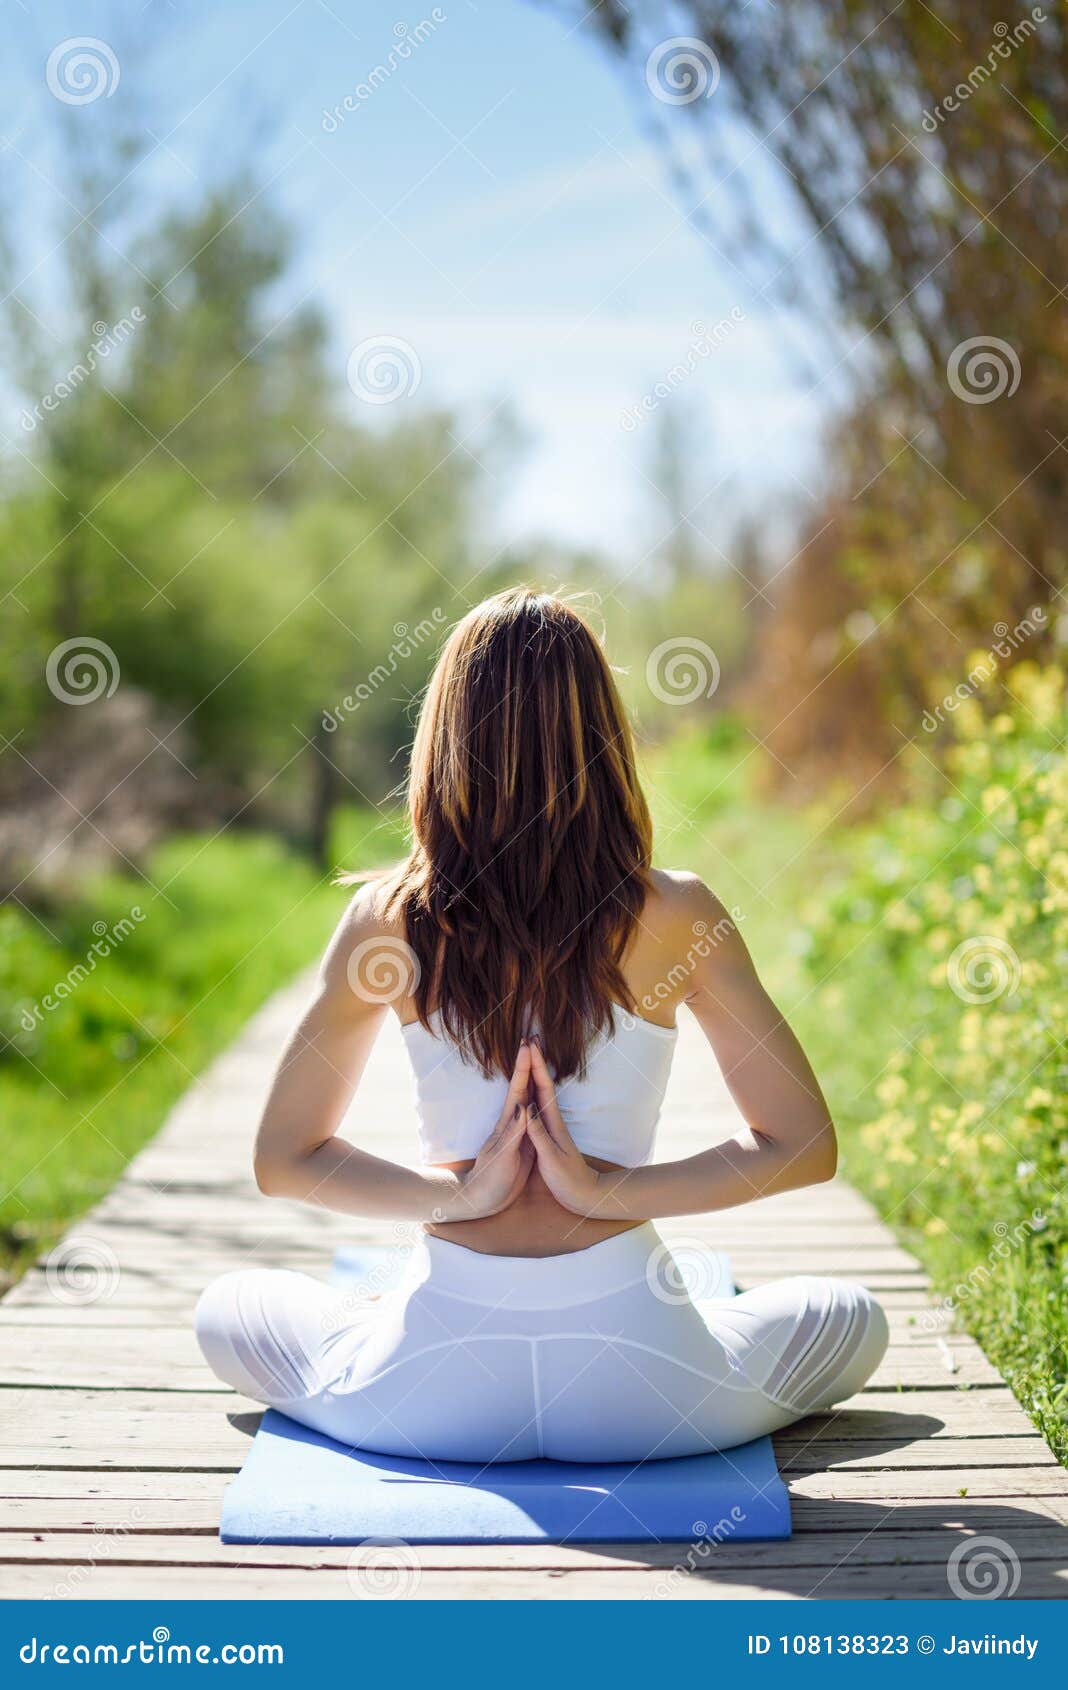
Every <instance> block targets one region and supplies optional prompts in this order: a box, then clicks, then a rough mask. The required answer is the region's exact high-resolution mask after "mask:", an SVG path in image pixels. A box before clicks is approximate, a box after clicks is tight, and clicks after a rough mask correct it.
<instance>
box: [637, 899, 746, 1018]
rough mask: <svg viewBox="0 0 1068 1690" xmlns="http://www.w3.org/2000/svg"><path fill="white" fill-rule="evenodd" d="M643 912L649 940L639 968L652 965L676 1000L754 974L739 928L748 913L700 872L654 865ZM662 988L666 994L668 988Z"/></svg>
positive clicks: (642, 949) (640, 970)
mask: <svg viewBox="0 0 1068 1690" xmlns="http://www.w3.org/2000/svg"><path fill="white" fill-rule="evenodd" d="M650 878H651V882H652V884H651V889H650V893H649V897H648V898H647V900H646V905H645V909H644V910H643V912H642V919H641V927H642V929H643V934H644V937H643V942H642V945H641V947H640V950H639V947H638V946H636V947H635V963H636V964H637V966H636V969H635V972H636V973H637V974H638V975H639V976H641V975H645V974H647V972H648V969H649V966H650V965H651V964H652V965H653V966H655V967H656V969H657V973H658V977H659V979H660V980H661V981H663V982H665V983H666V984H667V985H670V988H671V989H670V993H669V994H667V995H668V996H669V998H670V1000H671V1001H673V1002H674V1003H675V1004H678V1003H684V1002H686V1001H688V1000H689V999H691V998H692V997H693V996H694V995H695V994H696V993H698V992H700V991H702V990H707V989H710V988H711V989H715V985H716V984H717V983H718V984H719V985H721V986H722V985H726V984H727V982H728V980H729V978H730V977H732V976H733V977H734V978H735V979H740V977H742V976H748V975H751V973H752V963H751V962H750V959H749V953H748V951H747V950H746V946H745V942H744V940H743V939H742V936H741V934H740V932H739V925H740V923H742V922H743V921H744V912H743V911H742V910H741V909H740V908H739V907H738V906H737V905H732V906H730V907H728V906H727V905H726V904H725V903H724V902H723V900H722V899H721V898H719V897H717V896H716V894H715V892H713V891H712V889H711V887H709V886H707V885H706V884H705V882H704V881H703V880H702V879H701V877H700V875H698V874H693V873H691V872H690V871H689V870H686V869H654V870H653V872H652V875H651V877H650ZM657 990H658V991H659V992H660V993H661V995H664V987H663V986H661V987H658V988H657Z"/></svg>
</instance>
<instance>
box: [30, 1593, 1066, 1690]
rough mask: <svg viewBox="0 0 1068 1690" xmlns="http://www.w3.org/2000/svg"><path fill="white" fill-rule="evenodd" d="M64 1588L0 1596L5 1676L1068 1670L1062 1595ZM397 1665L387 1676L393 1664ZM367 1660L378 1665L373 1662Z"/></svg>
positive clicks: (550, 1689) (785, 1680)
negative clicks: (489, 1595)
mask: <svg viewBox="0 0 1068 1690" xmlns="http://www.w3.org/2000/svg"><path fill="white" fill-rule="evenodd" d="M357 1601H358V1599H356V1598H354V1599H353V1603H352V1604H349V1603H347V1602H337V1601H324V1602H318V1601H315V1600H311V1601H306V1602H300V1601H278V1602H274V1601H262V1602H249V1601H233V1602H231V1601H219V1602H204V1601H189V1602H165V1601H150V1602H122V1601H117V1602H72V1603H69V1604H66V1605H64V1606H62V1607H60V1606H57V1605H56V1604H55V1603H54V1602H32V1601H10V1602H7V1603H5V1604H3V1605H2V1606H0V1661H2V1672H3V1679H4V1682H6V1683H10V1684H15V1683H20V1684H22V1685H25V1686H31V1685H33V1684H37V1683H40V1684H42V1685H43V1684H46V1683H51V1682H52V1681H54V1680H55V1679H56V1678H57V1677H62V1678H64V1679H65V1680H66V1681H67V1682H68V1683H70V1682H71V1681H72V1680H73V1681H74V1682H77V1680H78V1678H79V1677H80V1675H81V1674H83V1673H84V1674H88V1675H89V1676H90V1677H94V1678H96V1677H99V1676H102V1675H105V1674H106V1675H108V1676H109V1677H111V1678H112V1680H113V1681H115V1680H117V1681H120V1682H121V1680H122V1679H123V1677H124V1676H125V1675H128V1674H130V1673H134V1674H140V1673H145V1672H148V1673H152V1674H154V1676H155V1678H156V1682H157V1683H160V1682H162V1680H163V1679H164V1678H165V1676H166V1675H167V1673H168V1671H169V1670H173V1671H177V1672H178V1673H179V1674H180V1675H185V1674H188V1673H202V1674H206V1675H207V1676H208V1677H214V1678H216V1680H219V1681H222V1682H224V1683H225V1681H226V1675H227V1673H228V1672H234V1673H236V1675H237V1681H238V1682H247V1679H248V1676H249V1675H250V1674H255V1675H262V1676H263V1678H264V1680H265V1682H266V1683H267V1684H278V1685H279V1686H282V1685H285V1684H288V1683H294V1684H295V1683H298V1682H299V1683H300V1684H301V1685H302V1686H305V1685H313V1684H319V1683H322V1682H332V1683H336V1682H337V1681H338V1674H339V1673H340V1674H342V1675H343V1678H342V1683H343V1684H345V1685H348V1684H356V1685H362V1684H366V1683H369V1682H372V1681H373V1682H375V1683H377V1684H378V1685H387V1686H388V1685H390V1684H394V1683H396V1681H397V1675H398V1674H399V1675H400V1676H401V1677H402V1679H403V1681H404V1682H405V1683H408V1682H410V1681H411V1679H412V1675H414V1674H419V1681H420V1684H421V1685H422V1686H433V1687H437V1686H439V1685H441V1686H452V1685H456V1686H462V1687H463V1690H480V1687H481V1686H483V1685H485V1686H490V1685H492V1686H494V1687H496V1686H498V1685H503V1686H507V1690H570V1687H571V1686H573V1685H574V1686H579V1685H581V1686H583V1687H585V1686H587V1685H590V1684H591V1683H596V1684H601V1685H603V1684H610V1683H612V1682H613V1681H616V1682H619V1683H621V1684H631V1683H634V1682H635V1681H637V1680H638V1679H639V1678H640V1679H641V1680H642V1682H643V1683H644V1684H646V1685H649V1684H651V1683H653V1682H654V1679H653V1675H657V1678H658V1679H659V1680H660V1681H662V1682H663V1684H664V1685H665V1690H666V1686H667V1685H668V1684H669V1683H671V1682H672V1681H674V1682H675V1683H676V1684H678V1683H680V1682H683V1683H684V1682H687V1681H690V1682H692V1680H693V1678H696V1679H697V1680H698V1681H699V1682H700V1683H701V1684H705V1683H708V1682H710V1681H711V1682H712V1683H714V1684H718V1683H720V1682H722V1681H723V1679H724V1678H727V1679H736V1680H737V1681H738V1682H739V1683H740V1684H742V1685H744V1686H745V1690H758V1687H761V1686H766V1685H767V1686H772V1685H780V1684H781V1685H799V1686H800V1685H807V1684H839V1683H842V1684H844V1683H847V1682H848V1683H850V1684H855V1683H856V1682H857V1675H858V1673H863V1674H864V1675H866V1676H869V1677H870V1676H872V1675H875V1676H878V1677H879V1678H881V1679H885V1680H887V1681H888V1682H896V1683H899V1684H902V1685H904V1684H906V1683H912V1682H915V1681H922V1682H924V1683H931V1684H933V1683H935V1682H936V1681H938V1682H942V1683H946V1682H954V1683H956V1682H960V1683H965V1682H966V1683H968V1684H976V1683H978V1684H982V1683H985V1682H987V1680H988V1679H990V1680H992V1679H993V1678H994V1677H995V1675H996V1677H997V1680H998V1681H999V1682H1000V1683H1005V1682H1013V1683H1015V1682H1019V1683H1027V1684H1032V1685H1046V1684H1052V1683H1055V1682H1056V1683H1063V1681H1064V1662H1065V1652H1066V1651H1065V1645H1066V1642H1068V1619H1066V1615H1065V1610H1064V1606H1063V1604H1061V1603H1059V1602H1029V1601H1022V1602H1005V1603H1000V1602H983V1601H975V1602H910V1601H903V1602H844V1601H843V1602H836V1601H828V1602H806V1603H799V1602H775V1601H769V1602H734V1601H729V1600H727V1601H711V1602H703V1601H700V1600H698V1601H681V1602H626V1601H619V1602H597V1601H592V1602H586V1601H553V1602H551V1606H550V1611H546V1606H547V1604H545V1603H540V1602H511V1601H503V1602H490V1601H485V1602H482V1601H477V1600H476V1601H464V1602H463V1603H461V1604H455V1603H448V1604H445V1603H442V1602H421V1601H414V1602H413V1601H405V1600H401V1601H375V1600H371V1599H368V1598H365V1599H363V1600H359V1601H358V1606H359V1611H358V1612H356V1611H354V1609H355V1607H356V1605H357ZM386 1674H389V1675H391V1676H390V1677H388V1678H386V1677H384V1676H383V1675H386ZM372 1675H374V1676H373V1678H372Z"/></svg>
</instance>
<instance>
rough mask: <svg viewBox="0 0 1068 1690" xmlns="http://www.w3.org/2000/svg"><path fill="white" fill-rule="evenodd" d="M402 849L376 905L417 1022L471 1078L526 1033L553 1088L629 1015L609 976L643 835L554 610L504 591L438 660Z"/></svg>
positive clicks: (639, 885) (600, 707) (581, 641)
mask: <svg viewBox="0 0 1068 1690" xmlns="http://www.w3.org/2000/svg"><path fill="white" fill-rule="evenodd" d="M408 806H409V812H410V817H411V827H412V835H413V843H412V849H411V852H410V854H409V856H408V859H407V861H406V862H405V863H404V864H403V866H402V867H401V869H400V870H399V872H398V873H397V874H396V877H395V878H394V879H393V881H392V885H391V889H390V894H389V897H388V904H387V907H388V908H389V910H390V912H391V913H392V914H399V915H400V916H401V917H402V918H403V923H404V929H405V933H406V936H407V941H408V943H409V945H410V946H411V947H412V949H413V951H414V952H415V955H416V957H417V958H418V962H419V970H418V978H417V984H416V986H415V989H414V993H413V997H414V1002H415V1006H416V1009H417V1012H418V1015H419V1019H420V1021H422V1022H423V1024H424V1025H427V1024H428V1020H429V1016H430V1014H431V1013H432V1012H433V1010H434V1009H436V1010H437V1012H438V1015H439V1017H440V1022H441V1027H442V1030H443V1031H444V1033H445V1034H446V1035H447V1036H449V1037H450V1038H452V1039H453V1040H454V1041H455V1042H456V1043H458V1044H459V1045H460V1046H461V1048H462V1049H464V1050H465V1052H467V1053H468V1054H469V1056H470V1057H471V1058H472V1059H473V1060H475V1061H476V1062H477V1063H478V1065H479V1067H480V1068H481V1069H482V1070H483V1072H484V1073H487V1074H490V1073H502V1072H503V1073H508V1072H510V1071H511V1069H512V1066H513V1064H514V1062H515V1055H516V1051H517V1049H518V1047H519V1042H520V1040H521V1039H522V1038H523V1037H524V1036H526V1035H527V1034H528V1033H529V1032H530V1031H531V1030H532V1029H533V1028H536V1029H537V1031H538V1032H539V1034H540V1037H541V1040H542V1043H543V1045H544V1048H545V1051H546V1054H547V1056H548V1057H549V1060H550V1062H551V1063H552V1064H553V1066H554V1068H555V1070H556V1072H557V1075H558V1076H559V1077H560V1078H566V1077H567V1076H568V1075H570V1074H573V1073H576V1072H581V1071H582V1068H583V1065H584V1058H585V1053H586V1050H587V1047H588V1045H589V1042H590V1040H591V1039H592V1038H593V1037H594V1036H595V1035H596V1034H598V1033H600V1032H601V1031H603V1030H606V1029H607V1030H611V1029H612V1026H613V1016H612V1006H613V1004H615V1005H622V1006H623V1007H624V1008H626V1009H628V1010H633V1009H634V1008H635V1004H634V1000H633V997H632V995H631V993H630V991H629V989H628V987H627V983H626V981H625V980H624V978H623V975H622V973H621V971H620V964H621V961H622V959H623V956H624V954H625V952H626V949H627V945H628V942H629V940H630V938H631V935H632V932H633V930H634V925H635V922H636V921H637V918H638V916H639V915H640V913H641V909H642V906H643V904H644V902H645V897H646V893H647V891H648V887H649V874H648V871H649V865H650V861H651V855H652V825H651V822H650V819H649V811H648V808H647V806H646V802H645V798H644V796H643V794H642V791H641V788H640V786H639V784H638V777H637V773H636V770H635V766H634V746H633V742H632V739H631V733H630V728H629V725H628V722H627V718H626V714H625V712H624V709H623V705H622V702H621V700H620V697H619V693H618V691H617V689H616V685H615V681H614V680H613V677H612V671H611V669H610V668H609V666H608V662H607V660H606V658H605V656H604V653H603V651H602V650H601V647H600V645H599V643H598V641H597V639H596V637H595V635H594V633H593V631H592V629H591V628H590V627H589V625H588V624H587V623H586V621H585V620H584V619H583V618H582V617H581V616H580V615H579V614H578V612H577V611H576V610H575V609H574V608H573V607H572V606H571V605H569V604H568V603H566V602H564V601H563V600H561V599H558V598H553V597H552V596H550V595H549V594H546V593H536V592H533V591H531V590H530V589H528V588H526V587H516V588H513V589H511V590H510V591H508V592H504V593H498V594H497V595H496V596H495V597H493V598H490V599H486V601H485V602H484V603H483V604H480V605H478V606H476V608H475V609H474V610H472V611H471V612H470V613H469V614H468V615H467V616H465V617H464V619H463V621H462V622H460V623H459V624H458V626H457V627H456V628H455V629H454V631H453V633H452V635H451V636H450V638H449V640H448V642H447V643H446V645H445V648H444V650H443V652H442V654H441V657H440V658H439V660H438V663H437V666H436V668H435V670H434V673H433V675H432V677H431V680H430V685H429V688H428V691H427V694H426V698H425V701H424V703H423V708H422V712H421V715H420V718H419V726H418V730H417V733H416V737H415V745H414V747H413V751H412V763H411V772H410V777H409V783H408Z"/></svg>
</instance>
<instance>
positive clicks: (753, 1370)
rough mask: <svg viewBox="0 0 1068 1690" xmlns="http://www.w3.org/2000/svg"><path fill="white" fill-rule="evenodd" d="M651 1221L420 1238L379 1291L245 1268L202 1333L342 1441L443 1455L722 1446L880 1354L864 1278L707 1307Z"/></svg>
mask: <svg viewBox="0 0 1068 1690" xmlns="http://www.w3.org/2000/svg"><path fill="white" fill-rule="evenodd" d="M666 1257H667V1247H666V1246H665V1245H664V1244H663V1243H662V1242H661V1240H660V1238H659V1236H658V1234H657V1232H656V1230H655V1228H654V1227H653V1226H651V1225H649V1224H646V1225H643V1226H639V1227H635V1228H632V1229H631V1230H630V1231H627V1232H623V1233H618V1234H617V1235H616V1236H615V1237H613V1238H609V1239H606V1240H605V1242H604V1243H601V1244H595V1245H593V1246H592V1247H591V1248H590V1249H587V1250H578V1251H575V1252H573V1253H572V1254H570V1255H564V1256H548V1257H516V1256H489V1255H483V1254H481V1253H479V1252H476V1251H473V1250H467V1249H465V1248H463V1246H461V1245H458V1244H450V1243H446V1242H445V1241H444V1240H442V1239H440V1238H432V1237H429V1238H422V1239H421V1240H420V1242H419V1244H418V1245H417V1246H416V1248H415V1249H414V1251H413V1253H412V1257H411V1259H410V1261H409V1263H408V1265H407V1270H406V1272H405V1275H404V1278H403V1280H402V1282H401V1284H400V1285H399V1286H398V1287H397V1288H396V1289H395V1290H393V1291H390V1292H388V1293H387V1294H386V1295H385V1296H384V1297H383V1298H382V1299H381V1300H380V1301H377V1302H371V1303H368V1301H367V1300H366V1297H362V1298H361V1297H360V1295H359V1294H358V1293H357V1294H354V1293H353V1292H352V1291H350V1290H335V1289H331V1288H330V1287H328V1286H326V1285H323V1284H320V1282H319V1281H318V1280H315V1279H311V1278H309V1277H308V1276H307V1275H306V1274H302V1273H290V1272H287V1271H284V1270H280V1269H270V1268H254V1269H248V1270H245V1271H240V1272H236V1273H228V1274H225V1275H224V1276H223V1277H222V1278H221V1279H217V1280H216V1281H215V1282H214V1283H213V1284H212V1285H209V1287H208V1289H207V1290H206V1291H205V1292H204V1294H203V1296H202V1297H201V1299H200V1303H199V1305H198V1308H197V1317H196V1321H197V1336H198V1337H199V1339H200V1345H201V1348H202V1350H203V1352H204V1355H205V1357H206V1358H207V1361H208V1364H209V1366H210V1367H211V1368H212V1369H213V1370H214V1372H215V1373H216V1374H217V1375H218V1377H219V1378H220V1379H222V1380H224V1381H225V1383H226V1384H228V1385H232V1386H233V1387H234V1389H235V1390H237V1391H240V1392H243V1393H244V1394H245V1395H246V1396H250V1397H253V1398H254V1399H255V1400H256V1401H258V1402H263V1403H267V1404H269V1405H270V1406H272V1407H274V1408H279V1409H281V1410H283V1412H284V1413H286V1414H288V1415H290V1416H291V1418H293V1419H294V1420H299V1421H302V1422H303V1423H304V1424H305V1425H306V1426H311V1427H313V1428H314V1429H315V1430H316V1431H319V1432H325V1433H326V1434H327V1435H328V1436H329V1437H331V1438H335V1439H337V1440H339V1441H340V1442H342V1443H345V1444H348V1445H350V1446H352V1447H353V1448H357V1449H367V1450H374V1451H377V1452H379V1453H381V1454H384V1455H415V1456H421V1457H425V1458H427V1459H429V1460H437V1461H477V1462H491V1461H524V1460H528V1459H531V1458H533V1457H536V1456H549V1457H554V1458H556V1459H558V1460H563V1461H641V1460H648V1459H651V1458H659V1457H666V1456H673V1455H693V1454H697V1453H700V1452H702V1451H705V1450H711V1449H730V1448H731V1447H732V1446H733V1445H735V1444H740V1443H747V1442H748V1441H749V1440H750V1439H751V1438H756V1437H760V1436H762V1435H763V1434H764V1433H766V1432H774V1431H777V1430H779V1429H780V1428H781V1427H783V1426H787V1425H789V1424H790V1423H791V1421H794V1420H797V1419H800V1418H801V1417H802V1416H803V1415H805V1414H809V1413H811V1412H813V1411H814V1410H817V1409H823V1408H827V1407H829V1406H830V1405H831V1404H832V1403H835V1402H841V1401H842V1400H843V1399H844V1398H846V1397H849V1396H852V1395H853V1394H854V1392H856V1391H858V1390H860V1388H861V1387H862V1386H863V1385H864V1384H865V1383H866V1381H867V1380H868V1379H869V1378H870V1377H871V1375H872V1373H873V1372H874V1371H875V1368H876V1367H877V1366H878V1365H879V1362H880V1360H881V1359H882V1356H883V1352H884V1350H885V1349H886V1341H887V1328H886V1317H885V1315H884V1314H883V1311H882V1309H881V1308H880V1307H879V1305H878V1303H876V1302H875V1301H874V1299H873V1298H872V1297H871V1295H870V1294H869V1293H868V1292H867V1291H865V1290H864V1289H863V1287H861V1286H859V1285H853V1284H849V1283H847V1282H846V1281H843V1280H837V1279H816V1278H808V1277H805V1278H796V1279H781V1280H778V1281H776V1283H774V1284H772V1285H763V1286H760V1287H759V1288H758V1289H757V1290H754V1291H746V1292H745V1293H743V1295H741V1296H740V1297H736V1298H734V1299H733V1300H729V1301H720V1302H716V1303H706V1304H703V1305H702V1306H701V1307H698V1305H697V1304H695V1303H694V1302H692V1301H691V1300H690V1297H689V1295H688V1294H687V1292H686V1291H685V1290H684V1289H683V1284H684V1279H685V1273H684V1270H683V1269H682V1268H680V1269H679V1270H678V1271H675V1270H674V1269H673V1267H672V1263H671V1259H670V1257H667V1265H666V1270H665V1258H666Z"/></svg>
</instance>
